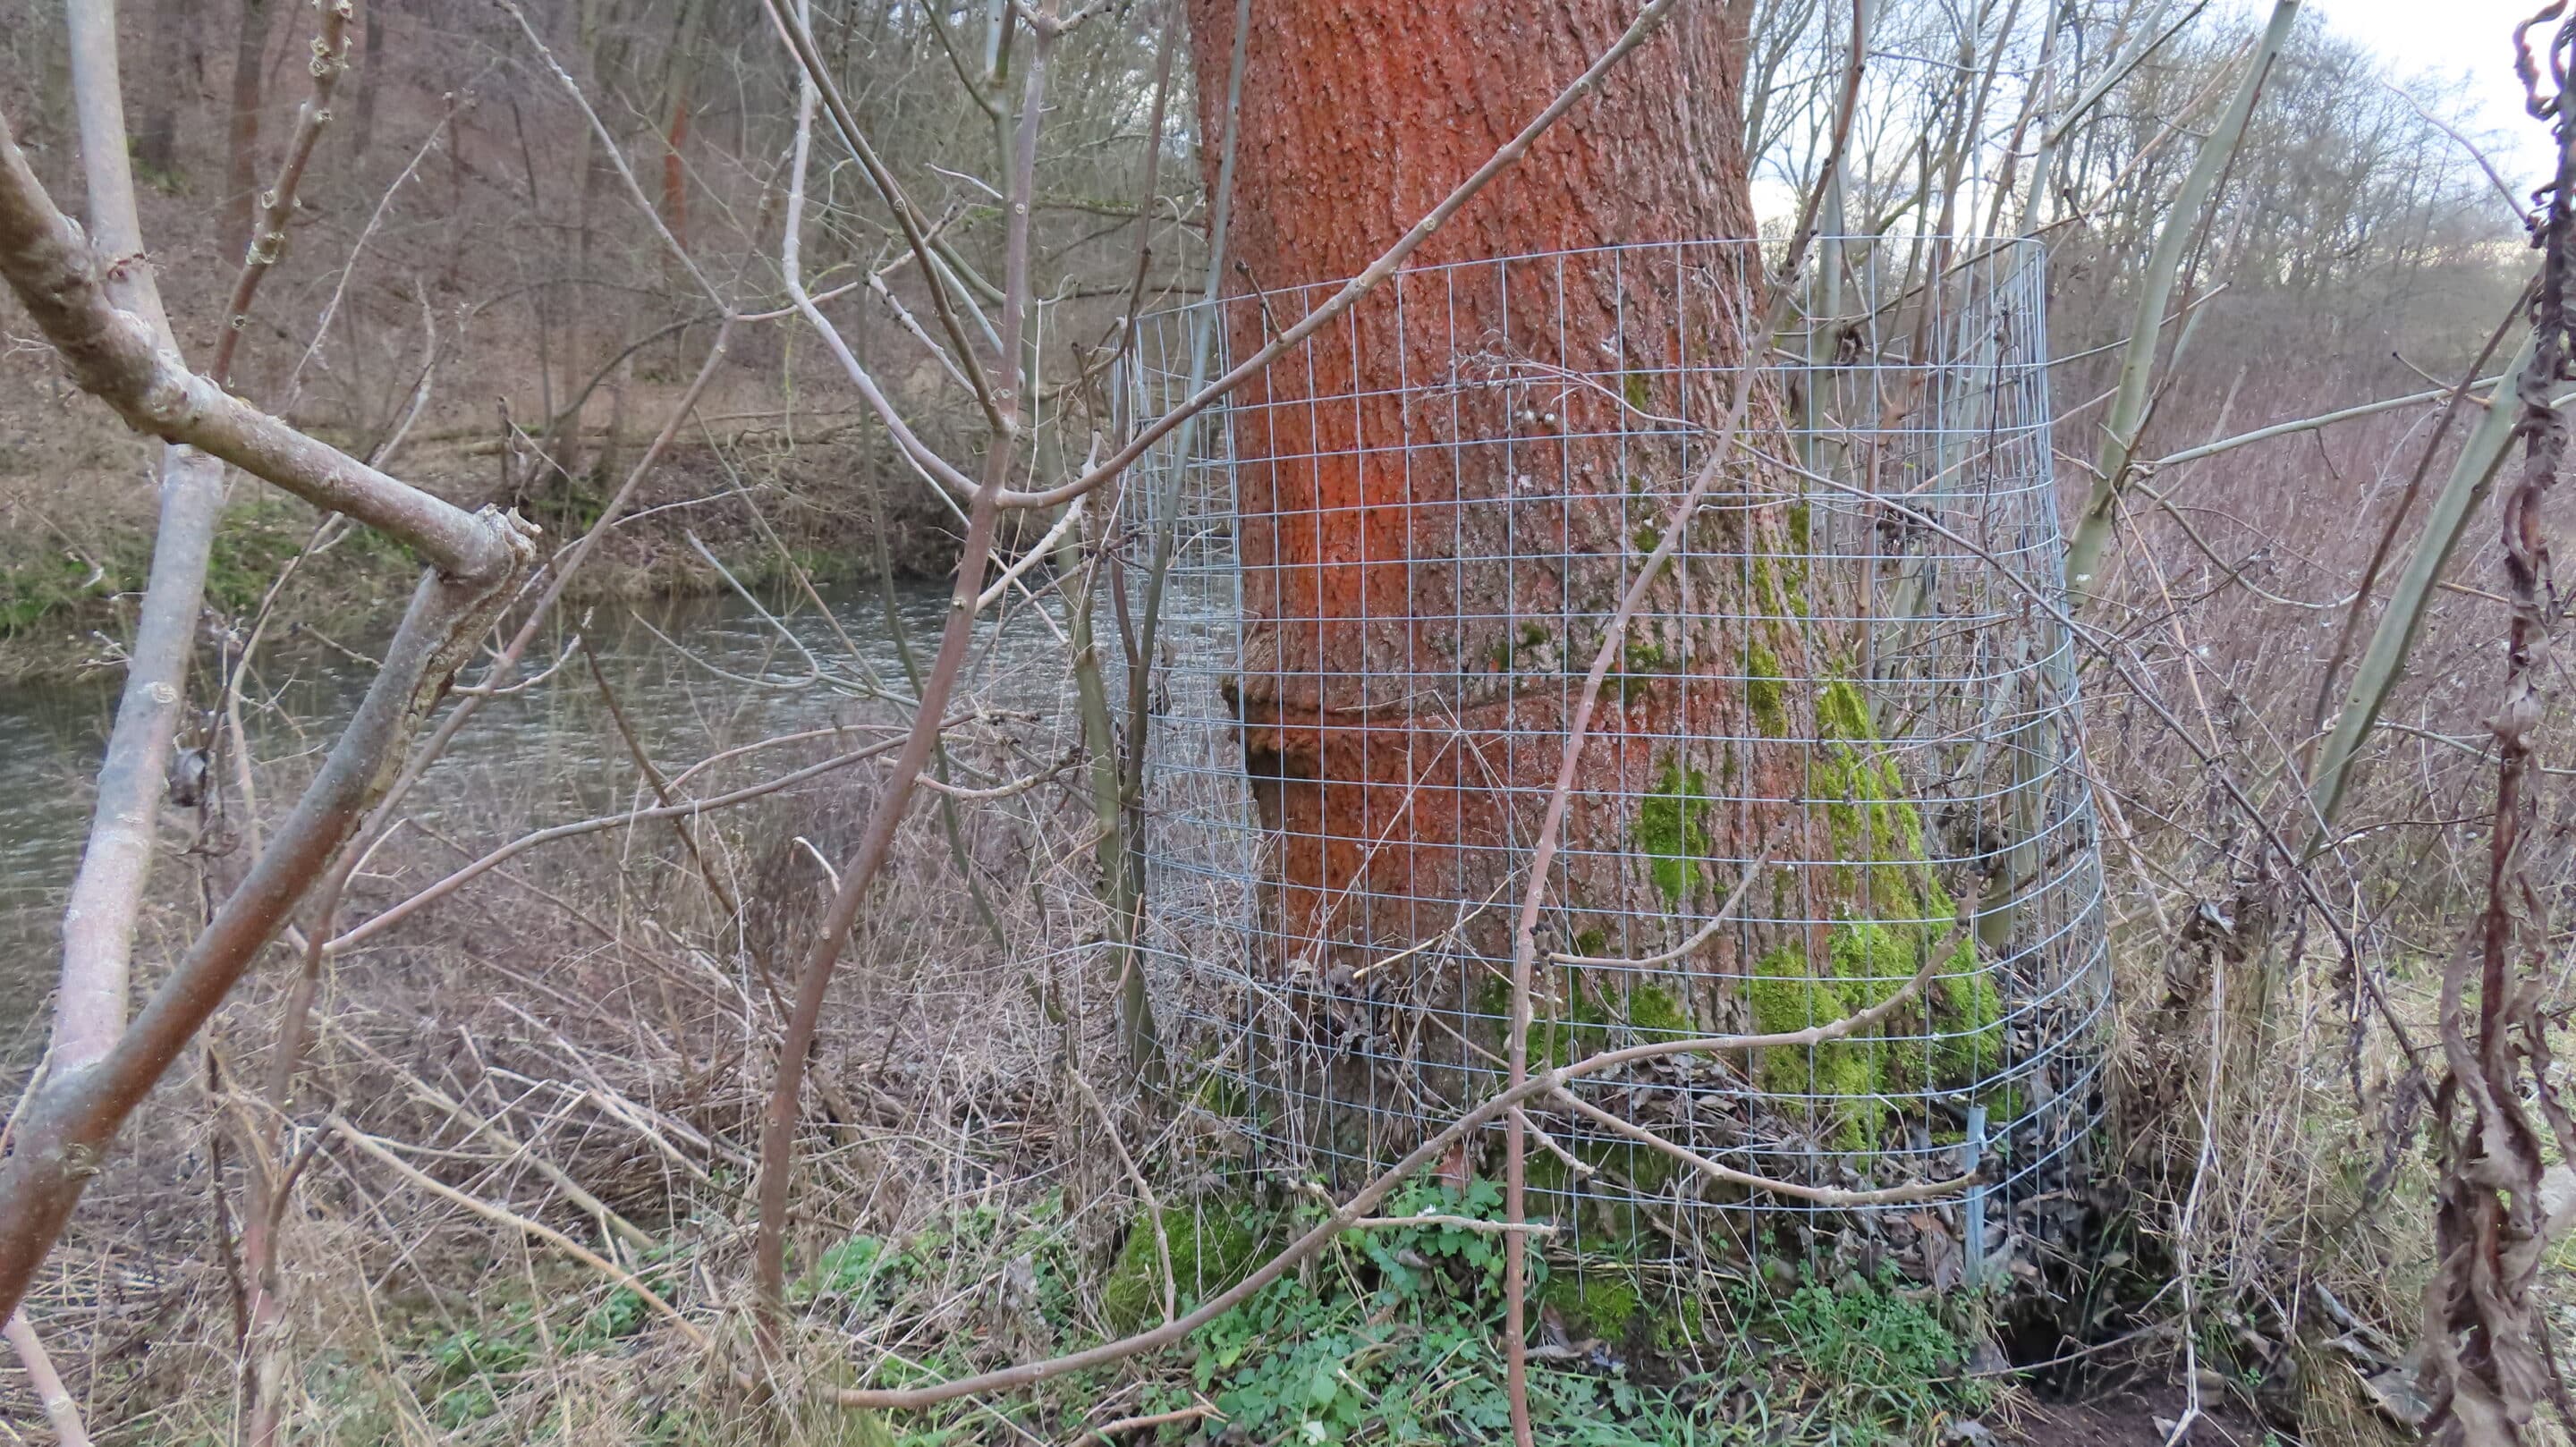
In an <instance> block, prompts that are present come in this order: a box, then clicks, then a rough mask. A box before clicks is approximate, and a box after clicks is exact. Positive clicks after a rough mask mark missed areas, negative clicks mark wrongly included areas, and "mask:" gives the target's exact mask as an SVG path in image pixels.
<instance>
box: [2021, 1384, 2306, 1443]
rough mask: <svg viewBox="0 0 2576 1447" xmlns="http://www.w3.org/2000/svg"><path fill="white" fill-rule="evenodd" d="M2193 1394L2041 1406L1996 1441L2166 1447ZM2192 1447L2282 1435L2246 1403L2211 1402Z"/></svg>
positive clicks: (2163, 1387)
mask: <svg viewBox="0 0 2576 1447" xmlns="http://www.w3.org/2000/svg"><path fill="white" fill-rule="evenodd" d="M2190 1404H2191V1399H2190V1394H2189V1393H2188V1392H2186V1391H2185V1390H2184V1389H2183V1387H2182V1385H2181V1384H2180V1383H2178V1382H2164V1383H2158V1384H2155V1385H2151V1386H2144V1387H2124V1388H2120V1389H2117V1390H2114V1391H2110V1392H2106V1393H2104V1394H2101V1395H2099V1396H2093V1397H2088V1398H2086V1399H2084V1400H2082V1401H2076V1402H2036V1403H2032V1404H2030V1405H2027V1406H2024V1407H2022V1408H2021V1409H2020V1410H2018V1411H2016V1412H2015V1413H2014V1414H2013V1420H2012V1421H2011V1423H2010V1424H2009V1425H2006V1424H2004V1423H2001V1422H1998V1423H1994V1424H1991V1425H1993V1426H1994V1428H1995V1440H1997V1441H1998V1442H2003V1443H2012V1444H2022V1447H2163V1444H2164V1440H2165V1433H2166V1430H2167V1429H2166V1428H2160V1427H2158V1426H2157V1425H2156V1424H2157V1422H2158V1420H2159V1419H2161V1420H2162V1421H2164V1422H2165V1423H2168V1424H2170V1423H2174V1422H2179V1421H2181V1420H2182V1416H2183V1413H2184V1412H2185V1411H2187V1410H2189V1408H2190ZM2183 1440H2184V1441H2185V1442H2187V1443H2190V1444H2192V1447H2263V1444H2265V1443H2266V1442H2272V1441H2278V1440H2279V1437H2278V1434H2276V1433H2274V1432H2272V1431H2271V1429H2270V1428H2268V1427H2266V1426H2264V1425H2263V1423H2262V1422H2261V1421H2260V1420H2259V1419H2257V1418H2256V1417H2255V1416H2254V1415H2253V1414H2252V1413H2250V1412H2248V1411H2246V1410H2245V1409H2244V1408H2243V1407H2242V1406H2241V1405H2240V1404H2238V1403H2236V1402H2233V1401H2227V1400H2216V1401H2211V1400H2206V1399H2204V1400H2203V1402H2202V1404H2201V1411H2200V1416H2199V1418H2198V1419H2197V1420H2195V1421H2194V1422H2193V1423H2192V1427H2191V1432H2190V1433H2189V1435H2187V1436H2186V1437H2184V1438H2183Z"/></svg>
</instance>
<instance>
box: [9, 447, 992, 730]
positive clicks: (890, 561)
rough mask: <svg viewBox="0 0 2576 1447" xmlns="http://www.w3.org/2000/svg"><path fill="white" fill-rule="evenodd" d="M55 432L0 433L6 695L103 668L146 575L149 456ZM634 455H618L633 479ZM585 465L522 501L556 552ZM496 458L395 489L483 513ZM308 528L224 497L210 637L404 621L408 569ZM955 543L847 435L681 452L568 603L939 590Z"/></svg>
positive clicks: (590, 485)
mask: <svg viewBox="0 0 2576 1447" xmlns="http://www.w3.org/2000/svg"><path fill="white" fill-rule="evenodd" d="M57 420H58V421H59V422H60V423H61V424H62V425H60V426H57V427H55V428H52V429H49V430H48V434H47V435H45V436H43V437H41V438H39V437H37V436H35V435H31V434H30V433H29V432H27V431H26V430H25V429H8V428H5V427H0V688H5V687H10V686H14V685H20V684H26V683H31V682H42V681H61V680H65V679H70V678H76V677H79V676H82V675H84V674H87V673H91V672H94V671H97V670H99V669H102V668H112V667H114V666H115V665H116V663H117V660H118V659H119V658H120V657H121V649H122V644H123V642H124V640H125V638H126V637H127V636H128V635H129V634H130V632H131V629H132V627H133V621H134V610H135V608H136V606H137V605H138V604H139V603H140V602H141V597H142V588H143V584H144V580H145V578H146V576H147V574H148V572H149V569H150V566H151V559H152V530H153V522H154V516H153V496H152V493H151V490H150V487H149V483H148V469H149V467H150V466H151V455H152V454H151V450H150V449H149V448H148V447H146V446H145V445H143V444H142V443H140V442H139V440H137V439H133V438H123V437H101V436H97V435H95V433H96V432H97V431H98V429H96V428H94V427H92V426H88V425H84V422H85V421H86V420H91V419H75V418H70V417H65V418H61V419H57ZM636 446H640V444H635V443H632V442H630V443H629V444H628V448H627V449H624V450H626V451H627V452H628V454H629V465H631V456H632V449H633V448H634V447H636ZM593 450H594V451H596V452H597V453H598V454H599V455H600V456H601V457H602V458H603V460H604V465H601V466H594V467H592V468H590V469H587V470H586V475H584V476H582V477H580V478H577V479H574V478H565V477H563V476H561V475H559V474H558V475H556V476H554V477H553V478H552V479H551V480H550V481H549V483H548V484H547V485H545V486H543V487H540V488H535V489H527V490H523V492H522V494H521V495H520V496H518V497H517V498H515V499H514V500H515V502H516V503H517V505H518V506H519V507H520V508H521V509H522V510H523V511H524V512H526V513H527V514H529V515H530V516H531V517H532V518H534V520H535V521H536V522H537V523H538V524H539V525H540V526H541V527H543V528H544V529H545V535H546V539H547V541H548V544H549V545H550V546H560V545H562V544H563V543H565V542H568V541H570V540H571V539H573V538H576V537H578V536H580V535H581V534H582V533H583V532H584V531H587V530H588V529H589V528H590V526H591V525H592V524H594V523H595V522H596V521H597V520H598V518H599V515H600V512H601V510H602V508H604V507H605V505H606V503H607V501H608V499H609V498H610V496H612V495H613V494H614V492H615V490H616V487H617V484H618V482H619V481H620V480H622V472H621V475H620V476H619V477H610V476H606V475H605V474H606V473H607V472H608V470H609V467H611V466H614V465H616V463H617V461H618V453H619V451H620V450H621V449H617V448H612V447H606V446H603V445H598V444H594V449H593ZM498 451H499V449H498V447H497V446H495V445H493V444H492V443H491V442H490V441H488V440H486V441H481V442H477V441H471V440H463V439H453V440H447V441H443V442H440V443H436V444H432V445H430V446H425V447H422V448H420V449H419V450H418V451H417V452H415V453H414V454H413V455H412V456H410V457H409V458H408V459H407V465H406V468H405V473H406V476H407V477H412V478H416V479H419V480H421V481H422V482H423V483H424V485H427V486H430V487H432V488H433V489H435V490H436V491H438V492H440V493H441V494H442V495H444V496H446V497H448V498H449V499H450V500H452V501H456V502H460V503H465V504H479V503H481V502H482V501H485V500H488V499H490V498H491V497H493V496H494V495H495V494H496V493H500V492H501V488H500V487H499V485H498V473H499V457H498ZM478 482H479V486H478ZM320 522H321V515H320V513H319V512H317V511H316V510H315V509H313V508H312V507H310V506H308V505H306V504H305V503H303V502H301V501H298V500H297V499H294V498H291V497H287V496H285V495H283V494H280V493H278V492H276V491H275V490H273V489H268V488H254V487H247V486H245V487H241V488H237V489H236V490H235V492H234V494H233V497H232V500H231V501H230V503H229V504H228V506H227V507H226V509H225V514H224V521H223V526H222V530H221V532H220V533H219V534H218V537H217V542H216V546H215V550H214V553H213V555H212V557H211V558H210V560H209V563H208V569H207V576H206V620H205V621H206V629H207V635H208V637H210V638H212V637H216V636H220V635H222V634H224V633H226V632H232V631H246V630H247V627H248V625H249V623H250V621H251V620H252V619H253V618H254V617H255V616H257V614H258V613H259V612H260V610H261V608H262V606H263V604H264V603H265V604H266V605H267V606H268V607H269V608H270V610H271V614H272V616H271V618H270V621H269V628H270V631H271V633H272V634H274V633H276V632H278V631H281V630H285V631H292V630H295V629H297V628H312V629H318V630H320V631H322V632H324V633H326V634H331V635H337V634H339V633H343V632H348V631H353V630H359V631H362V630H364V629H367V628H370V627H374V626H376V625H377V624H378V623H379V622H380V621H381V620H383V619H384V618H386V617H388V616H390V615H391V613H392V612H393V611H394V610H395V609H397V608H398V607H399V606H400V600H401V598H402V597H403V595H404V594H405V593H407V592H408V591H409V589H410V587H411V585H412V582H413V580H414V578H415V577H416V576H417V569H416V567H415V565H414V564H413V562H412V560H411V558H410V556H409V555H408V553H407V552H406V550H404V549H403V548H401V547H399V546H397V545H394V544H391V543H388V542H386V541H384V540H382V539H380V538H378V537H376V536H375V535H374V534H372V533H370V532H368V531H366V530H364V529H356V530H350V531H348V532H347V533H346V535H345V536H341V537H338V538H336V539H327V538H317V532H316V530H317V527H318V525H319V523H320ZM957 531H958V525H957V522H956V517H955V514H954V513H953V512H952V511H951V510H950V509H949V508H948V507H946V506H945V504H943V503H942V502H941V500H940V499H938V498H937V497H935V496H933V495H932V493H931V491H930V488H929V485H928V484H926V483H924V482H922V481H920V480H919V479H918V478H915V477H913V476H911V475H910V474H908V473H904V474H898V473H897V471H896V468H895V465H894V462H893V459H892V458H891V457H889V456H887V455H885V454H884V452H883V449H881V448H878V447H874V446H871V445H870V444H869V443H867V442H866V441H864V440H862V438H861V436H860V434H859V429H857V428H855V427H850V426H846V425H845V426H842V427H840V428H838V429H836V430H827V431H826V432H825V433H824V434H823V435H822V436H821V437H820V438H818V439H804V440H800V439H793V438H789V437H786V436H784V435H783V434H778V433H774V432H773V433H770V434H767V435H760V434H754V433H750V432H738V433H736V434H735V435H733V436H731V437H728V438H723V439H713V438H698V439H689V440H685V441H681V442H677V443H675V444H674V446H673V447H672V449H671V450H670V452H669V454H668V455H666V457H665V458H664V460H663V462H662V463H661V465H659V466H657V467H656V468H655V469H654V470H653V472H652V473H651V475H649V476H648V477H646V478H645V479H644V481H643V483H642V484H641V486H640V487H639V489H638V491H637V494H636V496H635V498H634V499H633V501H632V502H631V504H630V505H629V507H628V508H627V510H626V514H625V516H624V517H623V518H622V519H621V520H620V521H619V522H618V523H617V524H616V525H614V526H612V527H611V528H610V529H609V530H608V532H607V533H605V534H603V535H602V537H601V540H600V542H599V544H598V548H597V551H596V553H595V554H594V555H593V556H592V558H591V559H590V560H589V562H587V563H586V564H584V565H583V568H582V570H581V572H580V573H579V574H578V575H577V576H576V578H575V580H574V584H573V587H572V589H571V590H570V592H569V594H568V595H567V601H569V602H571V603H573V604H575V605H577V606H578V605H581V604H588V603H598V602H604V601H611V600H615V601H633V600H638V599H646V598H687V597H698V596H704V595H708V594H712V593H717V592H721V591H724V590H725V589H726V587H727V585H726V583H725V581H724V574H723V573H721V572H719V571H718V570H717V567H716V566H715V563H713V562H710V560H709V558H710V555H712V557H713V558H714V559H715V560H716V561H718V562H721V563H722V565H723V568H724V570H725V571H726V572H730V573H731V574H732V575H733V576H734V577H735V578H736V579H737V580H738V581H740V582H742V583H744V584H746V585H748V586H753V587H758V586H761V585H762V584H765V583H773V582H784V581H786V580H787V579H788V578H789V577H790V576H791V573H792V572H794V571H801V572H802V573H804V574H805V575H806V576H807V577H808V578H810V579H812V580H813V581H814V582H816V583H817V584H818V585H831V584H840V583H849V582H856V581H862V580H870V579H874V578H877V577H880V576H891V577H893V578H895V579H897V580H912V579H924V578H937V577H941V576H944V575H945V573H946V570H947V568H948V567H949V566H950V564H951V563H952V562H953V560H954V558H955V555H956V535H957ZM317 542H318V543H319V544H320V545H319V546H318V547H317V546H316V544H317ZM308 548H312V549H314V551H313V552H312V553H311V555H310V556H304V555H305V554H306V550H307V549H308ZM299 557H301V558H302V561H301V562H299V561H298V559H299ZM791 565H792V567H791ZM272 590H274V592H275V597H274V599H273V600H272V599H271V596H270V595H271V592H272Z"/></svg>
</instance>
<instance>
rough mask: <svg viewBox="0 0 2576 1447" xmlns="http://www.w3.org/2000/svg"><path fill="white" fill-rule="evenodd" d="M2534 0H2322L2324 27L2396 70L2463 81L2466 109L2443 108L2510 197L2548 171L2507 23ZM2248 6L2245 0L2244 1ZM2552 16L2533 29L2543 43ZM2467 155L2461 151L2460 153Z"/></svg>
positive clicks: (2527, 11)
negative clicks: (2524, 103)
mask: <svg viewBox="0 0 2576 1447" xmlns="http://www.w3.org/2000/svg"><path fill="white" fill-rule="evenodd" d="M2540 4H2541V0H2325V3H2324V4H2322V5H2319V6H2317V7H2316V8H2317V10H2318V12H2319V14H2320V16H2321V18H2323V19H2324V21H2325V23H2326V28H2327V29H2328V30H2331V31H2333V32H2334V33H2336V34H2338V35H2341V36H2343V37H2345V38H2346V39H2349V40H2355V41H2358V42H2360V43H2361V44H2363V45H2366V46H2368V47H2369V48H2370V49H2371V50H2372V51H2373V52H2374V53H2376V54H2377V55H2378V56H2379V58H2380V59H2381V60H2382V61H2384V62H2385V63H2386V64H2387V66H2388V70H2389V73H2390V74H2391V75H2393V76H2398V77H2408V78H2411V77H2415V76H2426V75H2429V76H2430V77H2432V78H2434V79H2436V80H2439V81H2443V82H2446V83H2447V82H2462V83H2464V87H2465V88H2464V89H2463V90H2462V92H2461V95H2460V102H2461V105H2462V107H2463V108H2464V109H2465V110H2466V112H2467V114H2466V115H2465V116H2456V115H2445V116H2444V117H2443V119H2445V120H2449V121H2452V122H2454V123H2455V124H2459V123H2460V122H2463V121H2465V122H2466V123H2465V124H2460V125H2459V129H2460V132H2461V134H2463V135H2465V136H2467V137H2468V138H2469V139H2470V140H2472V141H2475V142H2477V144H2478V148H2479V149H2480V150H2482V151H2484V152H2486V156H2487V159H2488V160H2489V161H2492V162H2494V163H2495V168H2496V170H2497V171H2498V172H2499V173H2501V174H2502V175H2503V177H2504V179H2505V184H2507V185H2509V186H2511V187H2513V188H2514V193H2515V196H2516V198H2517V199H2520V198H2524V197H2528V196H2529V195H2530V193H2531V188H2532V187H2533V186H2536V185H2538V184H2539V183H2540V182H2541V180H2542V179H2543V178H2545V177H2547V176H2548V174H2549V171H2550V145H2549V128H2548V126H2547V125H2546V124H2545V123H2543V122H2540V121H2536V120H2533V119H2532V118H2531V117H2530V116H2528V115H2525V114H2524V113H2523V109H2522V82H2520V81H2518V80H2516V79H2514V75H2513V27H2514V26H2515V25H2517V24H2519V23H2521V22H2522V21H2524V20H2526V19H2528V18H2530V16H2531V15H2532V13H2533V12H2534V11H2537V10H2538V9H2539V8H2540ZM2248 10H2249V13H2250V12H2251V11H2252V7H2248ZM2556 25H2557V22H2555V21H2552V22H2550V23H2549V24H2547V25H2543V26H2539V27H2536V28H2535V29H2534V30H2533V31H2532V42H2533V48H2534V50H2545V48H2546V47H2547V45H2548V38H2549V33H2550V32H2551V31H2552V30H2554V29H2555V28H2556ZM2462 159H2463V160H2466V159H2467V158H2466V157H2463V158H2462Z"/></svg>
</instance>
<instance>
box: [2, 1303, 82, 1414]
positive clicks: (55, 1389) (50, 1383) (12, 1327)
mask: <svg viewBox="0 0 2576 1447" xmlns="http://www.w3.org/2000/svg"><path fill="white" fill-rule="evenodd" d="M5 1334H6V1335H7V1337H8V1339H9V1347H10V1349H11V1350H12V1351H15V1352H16V1353H17V1354H18V1365H19V1366H21V1367H24V1368H25V1369H26V1371H27V1385H28V1386H30V1387H33V1388H35V1390H36V1401H37V1402H38V1403H39V1404H40V1405H42V1406H43V1407H44V1409H45V1420H46V1421H48V1422H50V1423H52V1424H53V1427H54V1436H55V1438H56V1439H57V1440H58V1441H59V1442H60V1443H61V1447H89V1444H90V1436H89V1428H87V1427H85V1426H83V1425H82V1424H81V1414H80V1403H78V1402H75V1401H73V1400H72V1394H71V1392H70V1390H69V1389H67V1388H65V1387H64V1386H63V1378H62V1374H61V1373H60V1372H57V1371H55V1370H54V1359H53V1357H52V1356H50V1355H48V1354H47V1353H46V1351H45V1343H44V1341H43V1339H42V1338H40V1337H38V1336H37V1335H36V1329H35V1327H33V1326H31V1325H29V1324H28V1321H27V1314H26V1313H25V1312H23V1311H13V1312H11V1313H9V1324H8V1326H7V1328H6V1329H5Z"/></svg>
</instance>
